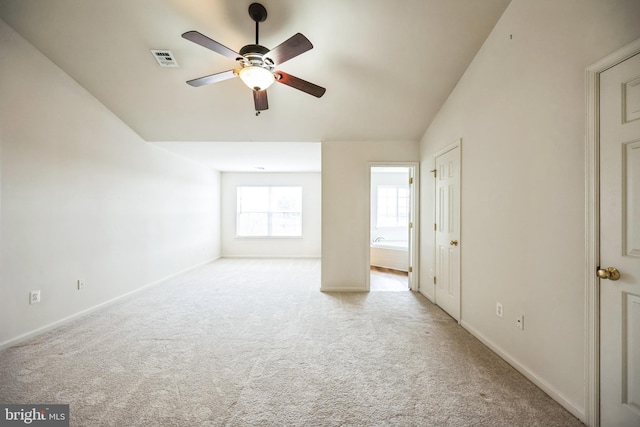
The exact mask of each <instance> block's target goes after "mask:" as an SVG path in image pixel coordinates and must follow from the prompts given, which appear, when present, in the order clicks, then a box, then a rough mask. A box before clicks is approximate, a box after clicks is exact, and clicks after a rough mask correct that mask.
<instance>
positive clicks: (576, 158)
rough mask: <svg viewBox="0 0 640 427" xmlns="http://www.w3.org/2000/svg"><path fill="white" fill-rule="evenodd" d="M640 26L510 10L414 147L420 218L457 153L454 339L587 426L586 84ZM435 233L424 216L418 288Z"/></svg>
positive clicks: (590, 8)
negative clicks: (436, 158)
mask: <svg viewBox="0 0 640 427" xmlns="http://www.w3.org/2000/svg"><path fill="white" fill-rule="evenodd" d="M638 17H640V2H638V1H637V0H636V1H624V0H619V1H609V2H606V1H599V0H563V1H561V2H559V1H556V0H536V1H527V0H513V2H512V3H511V5H510V6H509V7H508V8H507V10H506V11H505V13H504V15H503V16H502V18H501V19H500V21H499V22H498V24H497V25H496V27H495V29H494V30H493V32H492V33H491V35H490V36H489V38H488V39H487V41H486V42H485V44H484V46H483V47H482V49H481V50H480V52H479V53H478V55H477V56H476V58H475V59H474V61H473V62H472V64H471V65H470V67H469V68H468V70H467V71H466V73H465V75H464V76H463V78H462V79H461V81H460V82H459V83H458V85H457V87H456V89H455V90H454V91H453V93H452V94H451V96H450V97H449V99H448V100H447V102H446V103H445V105H444V106H443V107H442V109H441V111H440V113H439V114H438V116H437V117H436V119H435V120H434V121H433V122H432V123H431V125H430V126H429V128H428V130H427V131H426V133H425V135H424V137H423V138H422V140H421V143H420V151H421V159H422V168H421V171H422V183H423V185H422V186H421V188H422V200H423V206H425V203H426V204H428V203H429V201H430V200H433V197H434V196H433V178H432V175H431V174H430V173H429V172H428V171H429V170H431V169H433V167H432V166H433V154H434V153H435V152H436V151H437V150H439V149H441V148H443V147H444V146H446V145H449V144H451V143H453V142H454V141H456V140H457V139H458V138H462V140H463V145H462V202H461V203H462V217H461V221H462V224H461V228H462V230H461V232H462V234H461V239H460V244H461V257H462V276H461V277H462V315H461V317H462V323H463V326H465V327H466V328H468V329H469V330H470V331H472V332H473V333H474V334H475V335H476V336H478V337H480V338H481V339H482V340H483V341H484V342H485V343H487V344H489V345H490V346H492V347H493V348H494V349H495V350H496V351H497V352H499V353H500V354H502V355H503V356H504V357H505V358H507V359H508V360H510V361H511V362H512V363H513V364H514V365H515V366H517V367H518V368H519V369H521V370H522V371H523V372H526V373H527V374H528V375H529V377H530V378H531V379H533V380H534V381H535V382H537V383H538V384H539V385H541V386H542V388H543V389H544V390H545V391H547V392H548V393H550V394H551V395H552V396H553V397H554V398H555V399H556V400H558V401H559V402H560V403H562V404H563V405H565V406H566V407H567V408H568V409H569V410H571V411H572V412H573V413H574V414H576V415H577V416H579V417H581V418H583V419H584V409H585V383H584V374H585V366H584V349H585V341H584V339H585V338H584V336H585V327H584V318H585V306H584V299H585V292H584V290H585V271H584V269H585V262H584V257H585V230H584V226H585V224H584V216H585V212H584V208H585V206H584V203H585V191H584V186H585V166H584V158H585V152H584V147H585V82H584V72H585V68H586V67H587V66H589V65H590V64H592V63H594V62H596V61H597V60H598V59H600V58H602V57H604V56H606V55H607V54H609V53H611V52H613V51H614V50H615V49H617V48H619V47H621V46H623V45H624V44H626V43H628V42H630V41H632V40H633V39H635V38H637V37H639V36H640V25H638V23H639V22H640V21H639V20H638ZM433 222H434V219H433V210H432V209H428V208H425V209H422V224H423V227H422V228H421V230H422V236H421V237H422V239H421V241H422V247H421V262H420V265H421V270H420V271H421V276H422V277H421V281H420V282H421V283H422V284H427V283H430V279H429V278H428V276H427V274H428V271H429V269H430V268H434V262H433V261H434V256H433V248H432V243H431V242H433V239H434V237H433V231H432V230H431V228H430V227H427V226H424V225H425V224H432V223H433ZM423 290H425V291H426V292H427V293H429V294H431V295H432V292H433V289H432V287H431V286H428V287H426V288H425V289H423ZM496 301H500V302H501V303H502V304H503V306H504V318H502V319H501V318H499V317H497V316H496V315H495V314H494V313H495V305H496ZM517 313H523V314H524V315H525V330H524V332H521V331H519V330H518V329H516V327H515V326H514V325H515V315H516V314H517Z"/></svg>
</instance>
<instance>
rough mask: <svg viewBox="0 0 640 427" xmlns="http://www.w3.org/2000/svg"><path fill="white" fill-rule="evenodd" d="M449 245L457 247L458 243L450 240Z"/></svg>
mask: <svg viewBox="0 0 640 427" xmlns="http://www.w3.org/2000/svg"><path fill="white" fill-rule="evenodd" d="M449 244H450V245H451V246H458V241H457V240H452V241H450V242H449Z"/></svg>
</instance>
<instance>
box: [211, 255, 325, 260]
mask: <svg viewBox="0 0 640 427" xmlns="http://www.w3.org/2000/svg"><path fill="white" fill-rule="evenodd" d="M220 258H229V259H234V258H236V259H320V258H321V256H320V255H318V256H315V255H222V256H221V257H220Z"/></svg>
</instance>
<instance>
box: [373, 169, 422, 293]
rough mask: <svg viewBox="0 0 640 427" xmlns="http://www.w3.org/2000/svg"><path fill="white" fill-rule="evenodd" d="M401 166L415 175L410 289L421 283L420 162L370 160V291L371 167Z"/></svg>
mask: <svg viewBox="0 0 640 427" xmlns="http://www.w3.org/2000/svg"><path fill="white" fill-rule="evenodd" d="M385 166H387V167H400V168H409V170H410V172H409V176H410V177H413V186H412V187H410V192H409V194H410V197H411V201H410V202H411V203H410V212H409V218H411V219H412V222H413V227H412V228H411V229H409V233H411V247H410V248H409V253H410V254H411V256H410V259H409V267H411V270H412V271H411V273H410V274H408V280H409V283H408V284H409V290H411V291H417V290H418V288H419V286H420V283H419V277H420V276H419V269H420V267H419V260H420V258H419V253H418V250H419V248H420V245H419V244H418V236H420V221H419V219H420V199H419V195H420V179H419V177H420V162H369V167H368V170H369V174H368V178H367V181H368V183H369V184H368V186H367V200H368V204H367V224H368V226H367V246H366V247H367V250H366V251H365V252H366V257H365V266H366V268H367V274H366V275H365V277H366V290H367V292H369V291H370V290H371V250H370V249H369V248H370V247H371V168H374V167H385Z"/></svg>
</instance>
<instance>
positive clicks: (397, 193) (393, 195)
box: [376, 185, 409, 228]
mask: <svg viewBox="0 0 640 427" xmlns="http://www.w3.org/2000/svg"><path fill="white" fill-rule="evenodd" d="M408 223H409V186H407V185H379V186H378V217H377V219H376V227H378V228H380V227H406V226H407V224H408Z"/></svg>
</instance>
